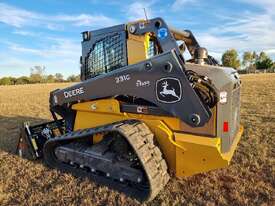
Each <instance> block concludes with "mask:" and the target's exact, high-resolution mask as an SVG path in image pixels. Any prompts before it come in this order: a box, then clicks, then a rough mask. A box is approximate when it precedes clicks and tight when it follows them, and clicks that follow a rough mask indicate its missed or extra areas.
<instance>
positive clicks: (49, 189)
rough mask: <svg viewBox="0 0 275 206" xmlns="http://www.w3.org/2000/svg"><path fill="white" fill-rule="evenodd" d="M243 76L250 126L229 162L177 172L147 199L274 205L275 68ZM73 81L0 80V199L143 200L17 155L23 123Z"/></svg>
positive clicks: (44, 113) (42, 113)
mask: <svg viewBox="0 0 275 206" xmlns="http://www.w3.org/2000/svg"><path fill="white" fill-rule="evenodd" d="M241 79H242V83H243V86H242V108H241V122H242V124H243V125H244V127H245V132H244V135H243V137H242V139H241V142H240V144H239V146H238V149H237V152H236V153H235V155H234V157H233V161H232V164H231V165H230V167H228V168H226V169H220V170H216V171H212V172H209V173H205V174H199V175H196V176H193V177H190V178H185V179H176V178H172V180H171V181H170V182H169V183H168V185H167V186H166V188H165V189H164V190H163V191H162V192H161V193H160V194H159V195H158V196H157V198H156V199H155V200H154V201H152V202H150V203H147V205H275V74H257V75H255V74H253V75H243V76H241ZM68 85H69V84H44V85H43V84H40V85H24V86H2V87H1V86H0V205H138V202H136V201H135V200H132V199H130V198H127V197H126V196H125V195H123V194H120V193H118V192H115V191H112V190H109V189H108V188H106V187H102V186H98V185H96V184H95V183H93V182H90V181H89V180H87V179H80V178H75V177H73V176H71V175H70V174H64V173H61V172H59V171H56V170H50V169H48V168H47V167H45V166H44V165H43V163H42V162H41V161H28V160H26V159H21V158H19V157H18V156H16V155H14V149H15V143H16V141H17V136H18V135H19V126H20V124H21V123H22V122H24V121H31V122H32V123H39V122H43V121H47V120H48V119H50V114H49V112H48V95H49V92H50V91H52V90H54V89H56V88H62V87H66V86H68Z"/></svg>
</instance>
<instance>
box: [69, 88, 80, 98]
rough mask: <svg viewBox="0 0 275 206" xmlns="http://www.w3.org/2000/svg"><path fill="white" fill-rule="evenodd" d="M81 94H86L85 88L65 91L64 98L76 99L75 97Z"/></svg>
mask: <svg viewBox="0 0 275 206" xmlns="http://www.w3.org/2000/svg"><path fill="white" fill-rule="evenodd" d="M80 94H84V88H83V87H80V88H77V89H73V90H71V91H65V92H64V97H65V98H70V97H74V96H77V95H80Z"/></svg>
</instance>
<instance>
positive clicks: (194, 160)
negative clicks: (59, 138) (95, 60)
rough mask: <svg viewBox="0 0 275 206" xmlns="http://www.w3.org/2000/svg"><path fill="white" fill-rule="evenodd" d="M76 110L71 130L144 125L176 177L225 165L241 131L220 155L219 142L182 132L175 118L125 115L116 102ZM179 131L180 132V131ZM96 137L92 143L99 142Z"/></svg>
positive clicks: (88, 104) (90, 104)
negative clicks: (132, 121)
mask: <svg viewBox="0 0 275 206" xmlns="http://www.w3.org/2000/svg"><path fill="white" fill-rule="evenodd" d="M73 109H74V110H76V112H77V114H76V119H75V125H74V130H78V129H84V128H93V127H97V126H102V125H105V124H109V123H113V122H116V121H121V120H126V119H138V120H140V121H143V122H145V123H146V124H147V125H148V126H149V128H150V129H151V130H152V132H153V133H154V134H155V138H156V141H157V143H158V146H159V148H160V150H161V151H162V153H163V156H164V158H165V160H166V162H167V164H168V166H169V170H170V171H174V172H175V173H176V176H177V177H186V176H191V175H194V174H197V173H201V172H206V171H209V170H213V169H217V168H222V167H226V166H228V164H229V162H230V160H231V158H232V156H233V153H234V151H235V149H236V147H237V144H238V142H239V140H240V137H241V134H242V131H243V128H242V127H240V129H239V132H238V133H237V136H236V137H235V140H234V143H233V144H232V146H231V149H230V151H229V152H227V153H221V144H220V143H221V139H220V138H219V137H207V136H200V135H193V134H188V133H184V131H182V126H181V121H180V120H179V119H178V118H175V117H167V116H153V115H145V114H134V113H125V112H121V111H120V102H119V101H118V100H116V99H103V100H97V101H90V102H84V103H78V104H75V105H73ZM179 131H180V132H179ZM100 139H101V137H100V136H97V137H95V140H94V141H100Z"/></svg>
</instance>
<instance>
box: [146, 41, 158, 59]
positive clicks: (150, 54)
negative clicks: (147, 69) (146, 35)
mask: <svg viewBox="0 0 275 206" xmlns="http://www.w3.org/2000/svg"><path fill="white" fill-rule="evenodd" d="M155 55H156V47H155V41H154V40H153V39H150V40H149V47H148V50H147V58H151V57H153V56H155Z"/></svg>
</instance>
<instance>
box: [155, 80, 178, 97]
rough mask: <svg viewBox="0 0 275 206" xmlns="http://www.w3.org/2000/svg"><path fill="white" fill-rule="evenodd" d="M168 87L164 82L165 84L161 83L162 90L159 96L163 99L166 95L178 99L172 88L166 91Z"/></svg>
mask: <svg viewBox="0 0 275 206" xmlns="http://www.w3.org/2000/svg"><path fill="white" fill-rule="evenodd" d="M168 86H169V85H168V82H167V81H165V82H163V83H162V88H163V89H162V91H161V92H160V95H161V96H163V97H165V96H167V95H172V96H173V97H176V98H177V99H180V97H179V96H178V95H177V94H176V92H175V89H174V88H172V89H167V87H168Z"/></svg>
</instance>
